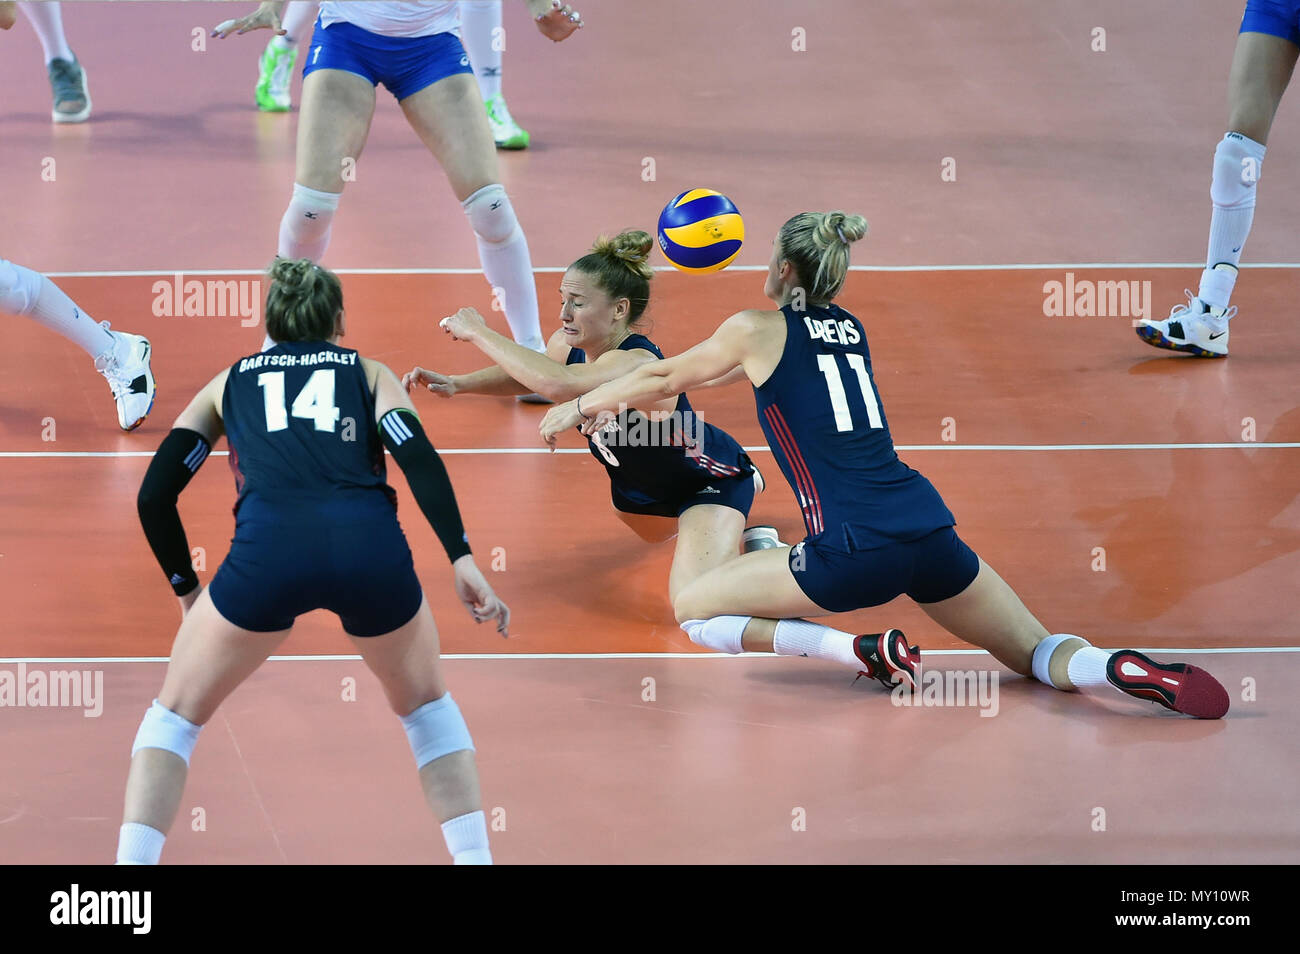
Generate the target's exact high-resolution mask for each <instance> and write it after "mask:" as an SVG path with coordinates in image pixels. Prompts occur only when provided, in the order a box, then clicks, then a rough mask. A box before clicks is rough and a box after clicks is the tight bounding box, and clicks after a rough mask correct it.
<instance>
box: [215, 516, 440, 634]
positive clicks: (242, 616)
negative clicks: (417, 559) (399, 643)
mask: <svg viewBox="0 0 1300 954" xmlns="http://www.w3.org/2000/svg"><path fill="white" fill-rule="evenodd" d="M367 496H368V495H367ZM250 504H251V506H250ZM385 511H386V512H385ZM208 594H209V595H210V596H211V597H212V602H213V604H214V605H215V606H216V608H217V612H219V613H220V614H221V615H222V616H223V617H225V619H227V620H229V621H230V622H231V623H234V624H235V625H236V626H238V627H240V628H242V629H249V630H252V631H253V632H255V633H270V632H276V631H279V630H282V629H288V628H289V627H290V626H292V625H293V622H294V620H295V619H296V618H297V617H298V616H300V615H301V614H303V613H307V612H310V611H311V610H315V609H327V610H329V611H330V612H332V613H335V614H337V615H338V617H339V620H340V622H342V624H343V629H344V631H345V632H347V633H348V634H349V635H351V636H382V635H383V634H384V633H391V632H392V631H393V630H395V629H397V628H398V627H400V626H403V625H405V624H406V623H409V622H410V621H411V620H412V619H413V618H414V617H415V614H416V611H417V610H419V608H420V602H421V600H422V599H423V593H422V591H421V589H420V581H419V579H417V578H416V575H415V567H414V565H413V564H412V562H411V549H410V547H408V546H407V544H406V536H405V535H404V534H403V533H402V528H401V527H400V526H399V525H398V523H397V514H396V512H395V511H394V510H393V506H392V504H391V503H389V502H388V501H387V500H385V499H383V498H382V497H381V498H379V499H378V501H366V502H364V503H361V502H357V503H355V504H353V503H349V504H348V505H347V506H346V507H341V506H337V505H331V506H329V507H328V508H325V509H323V510H322V511H321V512H319V514H318V515H317V516H315V517H314V518H313V517H308V516H305V515H304V513H303V512H302V511H286V510H284V509H283V508H274V509H273V508H272V507H271V506H270V505H269V504H267V503H264V502H261V501H256V500H250V499H246V500H244V502H243V503H242V504H241V505H240V512H239V519H238V521H237V522H236V524H235V538H234V539H233V540H232V541H231V543H230V553H229V554H228V555H227V556H226V559H225V560H223V561H222V563H221V566H220V568H218V570H217V573H216V576H214V577H213V578H212V583H211V584H210V585H209V586H208Z"/></svg>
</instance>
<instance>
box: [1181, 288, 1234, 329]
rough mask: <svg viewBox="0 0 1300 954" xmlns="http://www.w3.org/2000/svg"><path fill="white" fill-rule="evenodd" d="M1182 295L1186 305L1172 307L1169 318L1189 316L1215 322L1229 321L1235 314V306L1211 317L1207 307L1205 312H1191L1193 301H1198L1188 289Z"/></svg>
mask: <svg viewBox="0 0 1300 954" xmlns="http://www.w3.org/2000/svg"><path fill="white" fill-rule="evenodd" d="M1183 294H1184V295H1186V296H1187V304H1185V305H1174V307H1173V308H1170V309H1169V317H1170V318H1186V317H1189V316H1190V317H1192V318H1202V317H1210V318H1214V319H1217V320H1222V321H1230V320H1231V319H1232V317H1233V316H1234V315H1236V314H1237V306H1236V305H1229V306H1228V307H1227V308H1226V309H1224V312H1223V314H1221V315H1211V314H1210V312H1209V306H1208V305H1207V306H1206V310H1205V311H1192V303H1193V302H1195V301H1199V299H1198V298H1197V297H1196V296H1195V295H1193V294H1192V290H1191V289H1190V288H1184V289H1183ZM1202 304H1204V302H1202Z"/></svg>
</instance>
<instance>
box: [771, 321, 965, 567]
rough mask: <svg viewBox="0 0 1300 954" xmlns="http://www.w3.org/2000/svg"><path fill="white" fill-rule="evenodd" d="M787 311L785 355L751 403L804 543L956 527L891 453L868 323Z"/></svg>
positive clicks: (930, 491) (864, 540)
mask: <svg viewBox="0 0 1300 954" xmlns="http://www.w3.org/2000/svg"><path fill="white" fill-rule="evenodd" d="M781 312H782V314H783V315H785V327H786V337H785V351H784V352H783V353H782V354H781V360H780V362H779V363H778V364H777V366H776V370H775V371H773V372H772V376H771V377H769V378H768V379H767V380H766V381H764V382H763V386H762V387H757V388H755V389H754V401H755V403H756V404H757V405H758V419H759V422H760V423H761V424H762V425H763V433H764V434H766V435H767V441H768V446H770V447H771V448H772V453H773V454H774V455H775V457H776V460H777V463H779V464H780V465H781V472H782V473H783V474H785V479H786V480H788V481H789V482H790V486H791V487H792V488H793V489H794V492H795V497H796V498H797V499H798V501H799V506H800V507H801V508H802V509H803V520H804V526H805V527H806V528H807V531H808V536H810V537H817V536H820V535H821V534H827V536H826V537H825V540H826V542H828V543H831V544H832V545H836V546H843V547H844V548H846V549H862V550H865V549H872V548H874V547H880V546H886V545H888V544H890V543H894V542H900V541H908V540H916V539H919V538H921V537H923V536H926V535H927V534H929V533H932V532H934V531H935V530H938V529H940V528H942V527H950V526H952V525H953V524H954V523H955V521H954V520H953V516H952V513H951V512H950V511H949V510H948V508H947V507H946V506H945V505H944V502H943V498H941V497H940V496H939V492H938V491H936V490H935V489H934V487H933V485H932V484H931V483H930V482H929V481H928V480H926V479H925V478H924V477H922V476H921V475H920V474H918V473H917V472H916V471H914V470H912V468H910V467H908V466H907V465H906V464H904V463H903V462H902V461H901V460H899V459H898V454H897V453H895V451H894V441H893V439H892V438H891V437H890V436H889V423H888V421H887V420H886V419H885V412H884V409H883V408H882V407H881V404H880V394H879V392H878V391H877V390H876V382H875V380H874V379H873V377H872V374H871V353H870V352H869V351H868V350H867V335H866V332H865V331H864V330H863V328H862V322H860V321H858V319H857V318H855V317H853V315H851V314H849V313H848V312H847V311H845V310H844V309H843V308H840V307H839V306H838V305H828V306H826V307H819V306H812V307H810V308H809V309H808V310H807V311H802V312H797V311H795V310H794V309H793V308H791V307H790V306H789V305H787V306H785V307H784V308H782V309H781Z"/></svg>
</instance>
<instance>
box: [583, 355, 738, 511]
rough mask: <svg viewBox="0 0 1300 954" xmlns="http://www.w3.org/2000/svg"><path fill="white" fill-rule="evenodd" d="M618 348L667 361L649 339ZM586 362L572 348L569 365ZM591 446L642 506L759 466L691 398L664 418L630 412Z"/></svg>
mask: <svg viewBox="0 0 1300 954" xmlns="http://www.w3.org/2000/svg"><path fill="white" fill-rule="evenodd" d="M618 348H619V350H620V351H633V350H638V349H643V350H645V351H649V352H650V353H651V354H653V355H654V356H655V357H656V358H659V359H661V360H662V358H663V352H662V351H660V350H659V349H658V347H656V346H655V343H654V342H653V341H651V340H650V339H649V338H647V337H646V336H645V335H629V336H628V337H627V338H625V339H624V340H623V341H622V343H620V344H619V346H618ZM586 360H587V355H586V353H585V352H584V351H582V350H581V349H579V348H571V349H569V356H568V357H567V358H566V359H565V362H564V363H565V364H583V363H585V362H586ZM587 444H588V446H589V447H590V448H591V453H592V455H593V456H594V457H595V458H596V459H597V460H598V461H600V462H601V463H602V464H604V465H605V469H606V470H607V471H609V479H610V482H611V483H613V485H614V486H615V487H616V488H617V489H618V490H620V491H621V492H622V493H623V494H624V495H626V496H628V497H630V498H631V499H632V500H634V501H638V502H645V503H648V502H649V501H650V500H656V501H665V500H675V499H677V498H680V497H683V496H688V495H690V494H693V493H695V492H696V491H698V490H700V489H702V488H703V487H705V486H707V485H708V484H709V483H710V482H711V481H715V480H719V479H721V478H725V477H738V476H740V475H742V474H752V473H753V465H752V464H750V463H749V458H748V457H747V456H746V455H745V452H744V451H743V450H741V448H740V445H739V444H738V443H736V440H735V438H733V437H732V436H731V435H730V434H728V433H727V432H726V431H724V430H721V429H719V428H716V427H714V426H713V425H712V424H708V423H706V422H705V421H704V420H703V419H701V418H700V417H699V416H697V415H696V413H695V411H694V410H692V408H691V402H690V401H689V400H688V399H687V397H686V395H685V394H679V395H678V396H677V406H676V407H675V408H674V409H673V413H672V414H671V415H669V416H668V417H667V418H665V419H664V420H662V421H651V420H650V419H649V418H648V417H646V416H645V415H643V414H642V413H641V412H640V411H637V410H635V409H632V408H629V409H628V410H625V411H623V412H622V413H621V414H619V415H618V418H617V419H616V420H614V421H612V422H611V423H609V424H607V425H606V426H605V427H604V428H602V429H601V430H600V431H598V432H597V433H596V434H593V435H592V436H591V437H589V438H587ZM639 497H645V498H648V499H647V500H644V501H641V500H639V499H638V498H639Z"/></svg>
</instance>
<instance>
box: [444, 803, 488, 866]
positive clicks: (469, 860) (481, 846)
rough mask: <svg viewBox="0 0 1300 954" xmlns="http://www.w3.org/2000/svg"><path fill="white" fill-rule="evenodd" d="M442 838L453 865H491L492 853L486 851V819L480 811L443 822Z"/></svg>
mask: <svg viewBox="0 0 1300 954" xmlns="http://www.w3.org/2000/svg"><path fill="white" fill-rule="evenodd" d="M442 837H443V838H444V839H446V841H447V850H448V851H449V852H451V857H452V863H453V864H458V865H490V864H492V853H491V852H490V851H489V850H488V835H487V819H486V818H485V817H484V816H483V812H482V811H477V812H470V813H469V814H468V815H459V816H457V817H456V818H452V819H450V820H449V821H445V822H443V823H442Z"/></svg>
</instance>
